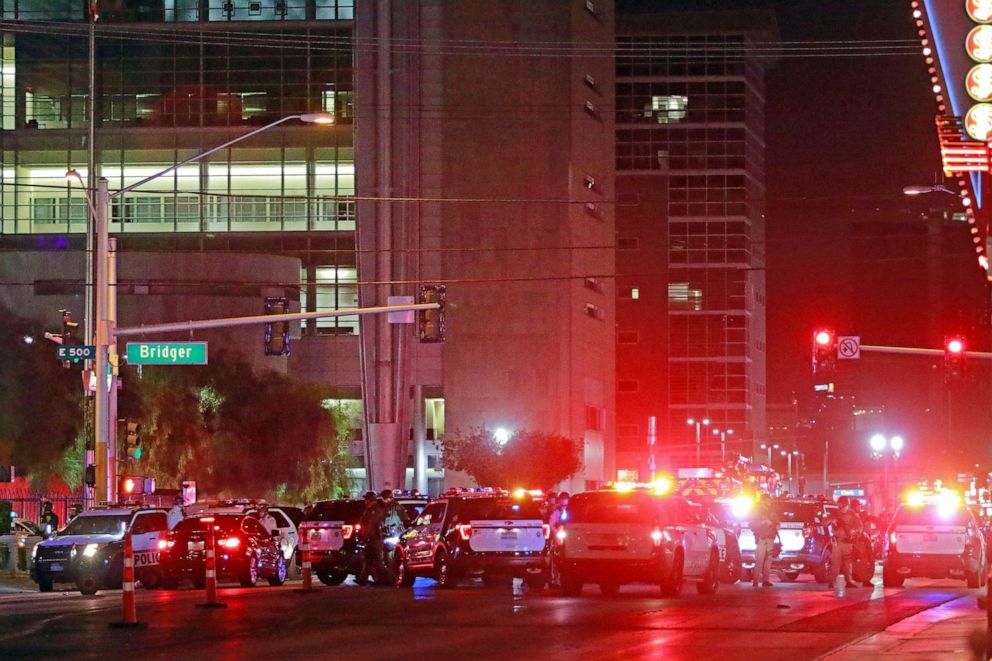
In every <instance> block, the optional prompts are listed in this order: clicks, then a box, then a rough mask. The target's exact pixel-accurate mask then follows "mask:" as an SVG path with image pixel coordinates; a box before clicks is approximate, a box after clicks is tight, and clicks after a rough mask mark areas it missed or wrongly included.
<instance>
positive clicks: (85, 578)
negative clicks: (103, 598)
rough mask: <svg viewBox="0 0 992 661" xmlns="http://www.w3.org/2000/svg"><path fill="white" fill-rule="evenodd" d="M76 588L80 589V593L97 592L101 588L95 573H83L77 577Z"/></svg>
mask: <svg viewBox="0 0 992 661" xmlns="http://www.w3.org/2000/svg"><path fill="white" fill-rule="evenodd" d="M76 589H77V590H79V594H86V595H90V594H96V592H97V590H99V589H100V583H99V581H97V580H96V576H94V575H93V574H83V575H82V576H80V577H79V578H77V579H76Z"/></svg>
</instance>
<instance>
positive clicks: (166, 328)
mask: <svg viewBox="0 0 992 661" xmlns="http://www.w3.org/2000/svg"><path fill="white" fill-rule="evenodd" d="M440 307H441V304H440V303H410V304H407V305H386V306H382V307H375V308H353V309H348V310H327V311H323V312H292V313H289V314H262V315H256V316H254V317H227V318H224V319H201V320H199V321H175V322H172V323H168V324H150V325H148V326H133V327H131V328H114V329H111V330H110V334H111V335H112V336H114V337H128V336H132V335H151V334H154V333H175V332H179V331H196V330H202V329H204V328H227V327H230V326H249V325H252V324H271V323H273V322H279V321H295V320H299V319H325V318H327V317H345V316H351V315H363V314H383V313H386V312H406V311H413V310H436V309H438V308H440Z"/></svg>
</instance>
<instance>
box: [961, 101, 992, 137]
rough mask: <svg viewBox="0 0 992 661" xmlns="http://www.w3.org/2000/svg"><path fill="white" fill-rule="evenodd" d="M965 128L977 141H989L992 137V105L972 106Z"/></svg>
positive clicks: (965, 121)
mask: <svg viewBox="0 0 992 661" xmlns="http://www.w3.org/2000/svg"><path fill="white" fill-rule="evenodd" d="M964 127H965V130H966V131H967V132H968V135H970V136H971V137H972V138H974V139H975V140H981V141H982V142H986V141H988V139H989V137H990V136H992V105H989V104H988V103H979V104H976V105H974V106H972V107H971V109H969V110H968V114H967V115H965V118H964Z"/></svg>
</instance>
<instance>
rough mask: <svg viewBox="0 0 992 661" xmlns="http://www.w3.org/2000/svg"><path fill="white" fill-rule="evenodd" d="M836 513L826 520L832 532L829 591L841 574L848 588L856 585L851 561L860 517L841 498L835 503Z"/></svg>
mask: <svg viewBox="0 0 992 661" xmlns="http://www.w3.org/2000/svg"><path fill="white" fill-rule="evenodd" d="M837 505H838V509H837V511H836V512H835V513H834V514H833V516H831V517H830V518H829V519H828V520H827V524H828V525H829V526H830V527H831V529H832V530H833V546H832V547H831V552H830V561H831V562H830V576H829V577H828V578H829V579H830V580H829V581H828V583H827V585H828V587H829V589H831V590H832V589H833V588H834V583H835V582H836V581H837V576H838V574H843V576H844V582H845V584H846V585H847V587H849V588H856V587H858V584H857V583H855V582H854V581H853V580H852V578H851V561H852V558H853V554H854V540H855V539H856V538H857V537H858V536H859V535H860V534H861V532H862V530H863V527H862V523H861V517H860V516H858V514H857V512H855V511H854V510H853V509H851V499H850V498H848V497H847V496H841V497H840V499H839V500H838V501H837Z"/></svg>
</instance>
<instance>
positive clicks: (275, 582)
mask: <svg viewBox="0 0 992 661" xmlns="http://www.w3.org/2000/svg"><path fill="white" fill-rule="evenodd" d="M285 582H286V558H285V556H283V555H282V554H281V553H280V554H279V560H277V561H276V573H275V574H273V575H272V576H270V577H269V585H271V586H272V587H279V586H280V585H282V584H283V583H285Z"/></svg>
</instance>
